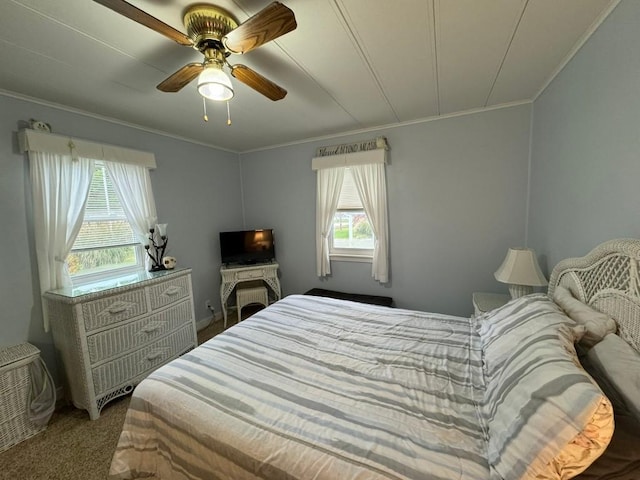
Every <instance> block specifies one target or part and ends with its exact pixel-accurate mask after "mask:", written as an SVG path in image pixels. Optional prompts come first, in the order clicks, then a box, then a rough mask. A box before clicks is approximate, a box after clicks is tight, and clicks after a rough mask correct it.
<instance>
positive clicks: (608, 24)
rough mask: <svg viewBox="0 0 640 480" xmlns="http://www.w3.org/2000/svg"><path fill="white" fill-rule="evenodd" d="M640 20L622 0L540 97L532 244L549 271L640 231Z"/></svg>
mask: <svg viewBox="0 0 640 480" xmlns="http://www.w3.org/2000/svg"><path fill="white" fill-rule="evenodd" d="M639 26H640V2H638V1H633V0H632V1H623V2H621V3H620V4H619V5H618V7H617V8H616V9H615V10H614V11H613V12H612V14H611V15H610V16H609V18H607V20H606V21H605V22H604V23H603V24H602V25H601V26H600V28H598V30H597V31H596V32H595V33H594V34H593V35H592V37H591V38H590V39H589V41H588V42H587V43H586V44H585V45H584V46H583V48H582V49H581V50H580V51H579V52H578V54H577V55H576V56H575V57H574V58H573V59H572V60H571V62H570V63H569V64H568V65H567V66H566V68H565V69H564V70H563V71H562V72H561V73H560V74H559V75H558V76H557V77H556V79H555V80H554V81H553V82H552V83H551V85H550V86H549V87H548V88H547V89H546V91H545V92H544V93H543V94H542V95H541V96H540V97H539V98H538V99H537V100H536V102H535V103H534V120H533V148H532V176H531V178H532V180H531V186H532V188H531V214H530V224H529V244H530V246H532V247H533V248H535V249H536V250H537V251H538V252H539V253H541V254H542V255H541V256H542V259H541V260H542V262H541V263H543V264H544V265H543V268H544V269H546V270H547V271H548V270H549V269H550V268H552V267H553V265H555V264H556V263H557V262H558V261H559V260H561V259H563V258H566V257H573V256H581V255H584V254H586V253H587V252H588V251H589V250H591V249H592V248H593V247H595V246H596V245H597V244H599V243H601V242H603V241H605V240H608V239H611V238H619V237H634V238H637V237H640V187H639V185H640V183H639V179H640V160H639V155H640V153H639V152H640V55H638V46H639V45H640V28H638V27H639Z"/></svg>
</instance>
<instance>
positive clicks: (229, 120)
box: [227, 100, 231, 126]
mask: <svg viewBox="0 0 640 480" xmlns="http://www.w3.org/2000/svg"><path fill="white" fill-rule="evenodd" d="M227 125H228V126H231V110H230V109H229V100H227Z"/></svg>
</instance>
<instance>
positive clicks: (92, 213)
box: [72, 163, 138, 251]
mask: <svg viewBox="0 0 640 480" xmlns="http://www.w3.org/2000/svg"><path fill="white" fill-rule="evenodd" d="M136 243H138V242H137V241H136V238H135V235H134V233H133V230H132V229H131V226H130V225H129V221H128V220H127V216H126V214H125V213H124V209H123V208H122V205H121V204H120V199H119V198H118V195H117V194H116V191H115V189H114V187H113V183H112V182H111V178H110V177H109V174H108V172H107V170H106V169H105V167H104V164H102V163H97V164H96V171H95V172H94V174H93V177H92V179H91V186H90V187H89V196H88V199H87V208H86V210H85V214H84V221H83V222H82V227H81V228H80V233H79V234H78V237H77V238H76V241H75V243H74V244H73V248H72V250H74V251H78V250H87V249H94V248H107V247H116V246H123V245H132V244H136Z"/></svg>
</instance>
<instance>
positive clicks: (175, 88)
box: [156, 63, 204, 92]
mask: <svg viewBox="0 0 640 480" xmlns="http://www.w3.org/2000/svg"><path fill="white" fill-rule="evenodd" d="M203 69H204V66H203V65H202V64H201V63H189V64H187V65H185V66H184V67H182V68H181V69H180V70H178V71H177V72H176V73H174V74H172V75H171V76H170V77H168V78H166V79H164V80H163V81H162V82H161V83H160V84H159V85H158V86H157V87H156V88H157V89H158V90H161V91H163V92H179V91H180V90H181V89H182V87H184V86H185V85H186V84H187V83H189V82H190V81H191V80H193V79H194V78H196V77H197V76H198V74H199V73H200V72H201V71H202V70H203Z"/></svg>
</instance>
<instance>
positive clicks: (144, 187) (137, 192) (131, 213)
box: [104, 162, 161, 269]
mask: <svg viewBox="0 0 640 480" xmlns="http://www.w3.org/2000/svg"><path fill="white" fill-rule="evenodd" d="M104 165H105V167H106V169H107V171H108V172H109V175H110V176H111V181H112V182H113V187H114V188H115V190H116V193H117V194H118V197H119V198H120V203H121V204H122V208H123V209H124V211H125V214H126V215H127V219H128V220H129V223H130V224H131V228H132V229H133V233H134V234H135V235H136V236H137V237H138V240H139V241H140V243H142V244H143V245H145V244H147V240H148V238H149V221H152V222H155V221H156V220H157V218H158V216H157V214H156V203H155V200H154V197H153V191H152V189H151V177H150V176H149V170H148V169H147V168H146V167H142V166H139V165H132V164H128V163H117V162H104ZM159 260H161V259H159ZM145 264H146V266H147V269H149V267H150V266H151V265H150V258H149V257H148V256H147V257H146V258H145Z"/></svg>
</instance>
